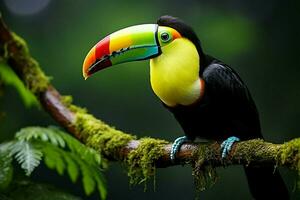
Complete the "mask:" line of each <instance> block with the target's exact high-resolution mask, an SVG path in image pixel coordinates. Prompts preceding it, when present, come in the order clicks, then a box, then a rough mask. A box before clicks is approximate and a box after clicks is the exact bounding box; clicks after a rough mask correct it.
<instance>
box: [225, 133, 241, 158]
mask: <svg viewBox="0 0 300 200" xmlns="http://www.w3.org/2000/svg"><path fill="white" fill-rule="evenodd" d="M238 141H240V138H238V137H235V136H232V137H229V138H227V139H226V140H224V141H223V142H222V144H221V151H222V158H225V157H226V156H227V155H228V153H229V152H230V150H231V147H232V145H233V143H235V142H238Z"/></svg>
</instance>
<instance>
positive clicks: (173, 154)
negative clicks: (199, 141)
mask: <svg viewBox="0 0 300 200" xmlns="http://www.w3.org/2000/svg"><path fill="white" fill-rule="evenodd" d="M187 141H188V138H187V137H186V136H182V137H179V138H177V139H176V140H175V141H174V143H173V144H172V148H171V153H170V158H171V160H172V162H174V161H175V157H176V154H177V152H178V151H179V149H180V147H181V145H182V144H183V143H185V142H187Z"/></svg>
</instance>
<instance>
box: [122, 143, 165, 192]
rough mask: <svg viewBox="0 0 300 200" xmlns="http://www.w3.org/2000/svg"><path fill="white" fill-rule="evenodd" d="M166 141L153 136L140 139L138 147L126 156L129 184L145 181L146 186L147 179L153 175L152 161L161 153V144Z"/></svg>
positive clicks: (162, 149)
mask: <svg viewBox="0 0 300 200" xmlns="http://www.w3.org/2000/svg"><path fill="white" fill-rule="evenodd" d="M167 143H168V142H167V141H164V140H157V139H153V138H142V139H140V144H139V146H138V148H137V149H135V150H133V151H131V152H130V153H129V155H128V158H127V164H128V176H129V178H130V184H133V185H135V184H140V183H145V189H146V188H147V187H146V184H147V180H149V179H150V178H151V177H153V176H154V175H155V169H156V168H155V165H154V163H155V161H156V160H157V159H158V158H160V157H161V156H162V155H163V153H164V148H163V146H164V145H165V144H167ZM154 180H155V179H154ZM154 185H155V182H154Z"/></svg>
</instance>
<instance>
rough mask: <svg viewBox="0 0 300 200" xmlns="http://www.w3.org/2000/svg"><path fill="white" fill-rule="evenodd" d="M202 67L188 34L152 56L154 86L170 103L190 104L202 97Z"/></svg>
mask: <svg viewBox="0 0 300 200" xmlns="http://www.w3.org/2000/svg"><path fill="white" fill-rule="evenodd" d="M199 69H200V67H199V55H198V52H197V49H196V47H195V46H194V44H193V43H192V42H190V41H189V40H187V39H185V38H180V39H176V40H174V41H173V42H171V43H170V44H168V45H166V46H164V47H162V54H161V55H160V56H158V57H156V58H153V59H151V60H150V80H151V86H152V89H153V91H154V93H155V94H156V95H157V96H158V97H159V98H160V99H161V101H163V102H164V103H165V104H167V105H168V106H175V105H178V104H180V105H190V104H192V103H194V102H195V101H197V100H198V98H199V97H200V93H201V92H200V91H201V81H200V78H199Z"/></svg>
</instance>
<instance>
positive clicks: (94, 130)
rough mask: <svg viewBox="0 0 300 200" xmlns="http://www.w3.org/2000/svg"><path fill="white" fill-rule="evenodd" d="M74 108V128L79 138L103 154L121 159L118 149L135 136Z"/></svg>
mask: <svg viewBox="0 0 300 200" xmlns="http://www.w3.org/2000/svg"><path fill="white" fill-rule="evenodd" d="M76 109H77V113H76V122H75V125H76V127H75V128H76V129H77V131H79V132H80V134H81V139H82V140H83V141H84V142H85V144H86V145H87V146H89V147H91V148H93V149H95V150H98V151H99V152H100V153H101V154H103V155H105V156H108V157H112V158H114V159H118V160H120V159H121V160H122V159H123V158H120V157H119V156H120V154H119V151H120V149H121V148H122V147H124V146H126V145H127V144H128V142H129V141H130V140H133V139H135V136H132V135H130V134H126V133H123V132H121V131H119V130H116V129H115V128H113V127H110V126H108V125H107V124H105V123H104V122H102V121H101V120H98V119H96V118H94V117H93V116H92V115H90V114H87V113H85V111H84V110H83V111H82V110H80V108H78V107H77V108H76Z"/></svg>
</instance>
